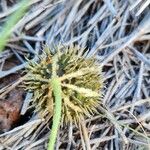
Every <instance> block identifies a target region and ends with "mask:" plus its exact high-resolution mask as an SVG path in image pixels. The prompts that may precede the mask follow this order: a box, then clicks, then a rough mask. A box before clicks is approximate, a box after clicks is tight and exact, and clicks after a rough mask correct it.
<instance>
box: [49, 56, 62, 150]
mask: <svg viewBox="0 0 150 150" xmlns="http://www.w3.org/2000/svg"><path fill="white" fill-rule="evenodd" d="M56 63H57V59H56V58H54V59H53V66H52V79H51V82H50V83H51V87H52V90H53V94H54V97H55V102H54V104H55V105H54V115H53V124H52V130H51V134H50V137H49V143H48V150H54V147H55V142H56V139H57V133H58V129H59V126H60V120H61V106H62V97H61V91H62V90H61V83H60V80H59V78H58V77H57V74H56V68H57V66H56Z"/></svg>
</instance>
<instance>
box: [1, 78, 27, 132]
mask: <svg viewBox="0 0 150 150" xmlns="http://www.w3.org/2000/svg"><path fill="white" fill-rule="evenodd" d="M16 77H19V76H18V75H11V77H8V80H7V79H6V78H4V79H3V80H1V81H3V82H2V83H1V85H3V86H4V85H5V84H7V81H9V82H12V81H13V80H16ZM23 93H24V91H23V89H22V88H17V87H15V88H14V89H12V90H11V91H10V92H9V93H8V94H6V96H5V97H4V98H1V99H0V132H6V131H8V130H10V129H11V128H12V127H13V126H15V124H16V123H17V122H18V120H19V118H20V109H21V106H22V103H23Z"/></svg>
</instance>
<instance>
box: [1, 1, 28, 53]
mask: <svg viewBox="0 0 150 150" xmlns="http://www.w3.org/2000/svg"><path fill="white" fill-rule="evenodd" d="M28 3H29V1H27V0H23V1H22V2H21V3H20V6H19V8H18V9H17V10H16V12H15V13H13V14H12V15H11V16H10V17H9V18H8V21H7V22H6V23H5V24H4V26H3V28H2V29H1V32H0V52H1V51H2V50H3V48H4V47H5V45H6V43H7V40H8V38H9V36H10V35H11V33H12V31H13V29H14V26H15V25H16V24H17V23H18V21H19V20H20V19H21V18H22V17H23V15H24V14H25V12H26V10H27V8H28Z"/></svg>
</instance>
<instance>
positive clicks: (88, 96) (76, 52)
mask: <svg viewBox="0 0 150 150" xmlns="http://www.w3.org/2000/svg"><path fill="white" fill-rule="evenodd" d="M54 56H55V57H56V58H57V66H56V73H57V76H58V77H59V80H60V81H61V87H62V122H63V124H68V123H69V122H73V123H75V124H77V123H78V122H79V121H80V120H81V119H83V118H85V117H90V116H91V115H93V114H94V113H97V108H98V107H99V105H100V103H101V90H102V87H103V80H102V75H101V74H102V73H101V68H100V67H99V64H98V63H96V61H95V59H94V58H90V59H89V58H86V55H85V53H84V50H81V49H78V48H77V47H73V48H72V47H71V48H56V53H55V54H52V53H51V52H50V50H48V49H46V50H44V52H43V54H42V55H40V56H39V60H38V62H30V63H29V65H28V67H27V69H26V72H27V78H26V79H25V83H24V84H25V86H26V89H27V90H29V91H30V92H33V98H32V100H33V104H34V106H35V108H36V109H35V110H36V111H38V112H40V113H41V115H43V117H46V116H47V115H49V116H50V117H51V116H53V107H54V104H55V101H54V96H53V93H52V88H51V84H50V81H51V77H52V58H53V57H54Z"/></svg>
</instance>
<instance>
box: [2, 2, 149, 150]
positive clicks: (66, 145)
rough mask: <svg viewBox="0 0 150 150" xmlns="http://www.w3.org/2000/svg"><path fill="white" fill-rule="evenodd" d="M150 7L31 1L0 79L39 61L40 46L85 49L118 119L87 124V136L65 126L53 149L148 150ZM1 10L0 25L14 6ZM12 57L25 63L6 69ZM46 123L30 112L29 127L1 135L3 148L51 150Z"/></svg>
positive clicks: (104, 118)
mask: <svg viewBox="0 0 150 150" xmlns="http://www.w3.org/2000/svg"><path fill="white" fill-rule="evenodd" d="M149 4H150V0H144V1H143V0H137V1H136V2H135V1H134V0H112V1H110V0H104V1H101V0H89V1H85V0H76V1H75V0H70V1H67V0H59V1H58V0H33V1H32V3H30V9H29V11H28V12H27V13H26V14H25V15H24V17H23V18H22V19H21V20H20V21H19V22H18V23H17V24H16V26H15V27H14V28H13V34H12V36H11V37H10V39H9V42H8V44H7V46H6V48H5V51H4V52H2V53H1V54H0V63H1V66H0V69H1V70H0V78H3V77H5V76H7V75H10V74H12V73H15V72H16V71H19V70H21V69H23V68H24V67H25V66H26V64H27V62H26V60H25V59H24V57H27V56H28V55H30V56H34V57H33V59H35V60H36V57H37V54H39V53H40V52H41V50H42V45H43V43H46V44H47V45H48V46H50V47H51V48H53V47H54V45H57V44H60V43H61V44H63V45H65V46H68V45H74V44H77V45H79V47H81V48H85V47H86V48H88V49H89V53H88V57H91V56H93V55H95V57H96V58H97V60H98V61H99V62H100V65H101V66H102V67H103V72H104V77H105V85H106V87H105V89H104V91H103V92H104V98H103V104H104V105H105V106H106V108H107V109H108V110H109V112H111V114H112V116H114V117H115V119H114V118H113V117H112V116H109V114H108V116H107V115H105V116H100V115H96V116H95V117H93V118H90V119H87V120H86V121H85V122H84V123H83V124H85V126H86V128H87V131H85V132H87V133H86V134H84V133H85V132H83V133H82V132H81V129H80V130H78V129H76V128H75V126H74V125H72V124H70V126H68V127H65V128H62V129H61V130H60V131H59V135H58V139H57V144H56V149H67V150H69V149H86V144H88V145H90V146H91V149H92V150H94V149H111V150H122V149H125V150H134V149H135V150H136V149H146V148H147V149H148V148H149V147H150V144H149V142H150V139H149V138H150V112H149V111H150V105H149V104H150V34H149V33H150V6H149ZM0 7H1V13H0V25H2V24H3V22H5V21H6V20H7V18H9V15H10V14H12V13H13V12H14V11H15V10H16V9H17V4H16V3H15V2H14V3H13V1H11V5H9V6H8V1H5V0H1V5H0ZM12 55H14V56H15V57H16V58H17V59H18V60H19V61H20V65H18V66H16V67H14V68H11V69H10V70H6V71H3V66H4V65H5V63H7V59H9V58H10V57H11V56H12ZM21 81H22V78H20V79H18V81H17V82H16V83H13V84H12V85H8V86H7V87H5V88H4V89H0V94H1V95H4V94H3V93H4V92H6V93H7V91H10V90H11V89H12V88H14V87H15V86H17V85H18V84H19V83H20V82H21ZM31 97H32V94H31V93H27V95H26V98H25V101H24V105H23V108H22V111H21V113H22V114H25V113H26V111H27V110H28V109H29V105H28V104H29V103H30V99H31ZM107 118H108V119H107ZM112 118H113V119H112ZM109 120H111V122H110V121H109ZM48 121H49V120H43V119H39V117H38V114H33V115H32V117H31V119H30V120H29V121H28V122H27V123H25V124H24V125H22V126H19V127H16V128H14V129H12V130H11V131H9V132H6V133H4V134H1V135H0V143H1V144H0V149H1V150H2V149H15V150H17V149H26V150H31V149H34V150H35V149H46V147H47V146H46V145H47V140H48V135H49V134H50V131H49V126H48ZM112 122H113V123H112ZM116 124H117V125H116ZM117 127H119V128H121V132H122V133H121V134H122V135H124V136H123V137H125V139H124V138H122V136H120V135H121V134H120V132H118V130H117ZM80 135H81V138H80ZM87 135H88V137H87ZM84 139H86V140H84ZM85 142H86V144H85ZM125 142H126V143H125Z"/></svg>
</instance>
